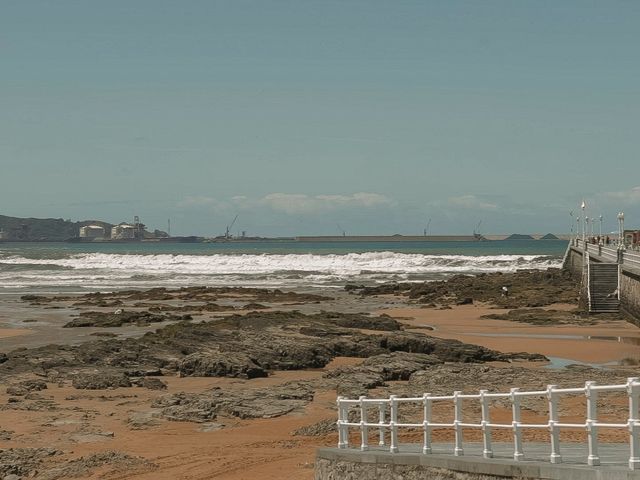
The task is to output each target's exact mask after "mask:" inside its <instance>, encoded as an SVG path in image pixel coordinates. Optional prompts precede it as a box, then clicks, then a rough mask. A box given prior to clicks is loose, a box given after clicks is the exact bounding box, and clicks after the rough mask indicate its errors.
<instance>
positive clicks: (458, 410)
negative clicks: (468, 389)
mask: <svg viewBox="0 0 640 480" xmlns="http://www.w3.org/2000/svg"><path fill="white" fill-rule="evenodd" d="M461 393H462V392H459V391H455V392H453V412H454V419H453V424H454V427H453V428H454V429H455V448H454V449H453V454H454V455H455V456H456V457H460V456H462V455H464V449H463V448H462V426H461V425H460V423H461V422H462V402H461V398H460V394H461Z"/></svg>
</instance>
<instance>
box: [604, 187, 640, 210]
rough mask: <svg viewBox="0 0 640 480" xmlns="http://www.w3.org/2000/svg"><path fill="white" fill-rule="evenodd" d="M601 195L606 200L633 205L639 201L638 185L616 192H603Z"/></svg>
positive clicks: (639, 188) (639, 190)
mask: <svg viewBox="0 0 640 480" xmlns="http://www.w3.org/2000/svg"><path fill="white" fill-rule="evenodd" d="M602 196H603V197H604V198H606V199H608V200H615V201H616V202H618V203H623V204H626V205H630V204H631V205H633V204H638V203H640V185H639V186H637V187H632V188H630V189H629V190H620V191H617V192H605V193H603V194H602Z"/></svg>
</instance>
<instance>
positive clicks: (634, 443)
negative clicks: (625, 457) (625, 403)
mask: <svg viewBox="0 0 640 480" xmlns="http://www.w3.org/2000/svg"><path fill="white" fill-rule="evenodd" d="M638 380H639V379H638V377H630V378H628V379H627V394H628V395H629V422H628V425H629V449H630V455H629V468H630V469H631V470H637V469H638V468H640V443H638V440H639V439H638V422H640V419H638V396H639V395H640V389H639V387H640V383H638Z"/></svg>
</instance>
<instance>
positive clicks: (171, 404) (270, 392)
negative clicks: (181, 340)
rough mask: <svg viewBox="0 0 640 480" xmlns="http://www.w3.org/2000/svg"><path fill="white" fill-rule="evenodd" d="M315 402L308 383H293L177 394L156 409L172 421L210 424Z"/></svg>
mask: <svg viewBox="0 0 640 480" xmlns="http://www.w3.org/2000/svg"><path fill="white" fill-rule="evenodd" d="M312 400H313V389H312V387H311V385H310V384H309V383H305V382H290V383H285V384H282V385H277V386H273V387H269V388H263V389H255V390H252V389H247V390H242V391H236V390H223V389H221V388H213V389H211V390H208V391H206V392H204V393H184V392H181V393H177V394H171V395H164V396H162V397H160V398H158V399H157V400H156V401H155V402H154V403H153V407H155V408H160V409H161V415H162V416H163V417H164V418H167V419H169V420H179V421H188V422H200V423H201V422H208V421H210V420H214V419H215V418H217V417H218V415H222V416H226V417H238V418H274V417H279V416H282V415H286V414H287V413H290V412H292V411H294V410H299V409H301V408H303V407H304V406H305V405H307V403H309V402H310V401H312Z"/></svg>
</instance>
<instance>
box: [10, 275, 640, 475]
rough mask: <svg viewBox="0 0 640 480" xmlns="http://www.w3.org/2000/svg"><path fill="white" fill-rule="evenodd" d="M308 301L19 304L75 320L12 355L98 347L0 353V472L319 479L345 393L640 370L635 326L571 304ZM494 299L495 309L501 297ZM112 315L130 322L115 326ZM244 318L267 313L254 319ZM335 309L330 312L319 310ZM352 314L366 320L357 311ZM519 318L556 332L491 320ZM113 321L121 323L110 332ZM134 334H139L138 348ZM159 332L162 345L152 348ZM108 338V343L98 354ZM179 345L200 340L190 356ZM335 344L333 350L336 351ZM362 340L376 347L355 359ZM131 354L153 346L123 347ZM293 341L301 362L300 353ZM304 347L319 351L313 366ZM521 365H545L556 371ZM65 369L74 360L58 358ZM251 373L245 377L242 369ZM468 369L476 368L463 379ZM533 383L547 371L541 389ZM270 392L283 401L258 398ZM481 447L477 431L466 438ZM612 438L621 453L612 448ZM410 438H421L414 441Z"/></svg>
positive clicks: (113, 298) (144, 297)
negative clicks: (217, 347)
mask: <svg viewBox="0 0 640 480" xmlns="http://www.w3.org/2000/svg"><path fill="white" fill-rule="evenodd" d="M558 288H560V287H558ZM562 288H568V289H572V288H574V287H573V286H571V285H567V286H565V287H562ZM516 290H517V289H516ZM523 290H524V287H523ZM569 294H570V292H569V293H568V294H567V296H570V295H569ZM305 295H306V294H295V293H291V294H282V295H281V294H273V293H269V292H258V291H251V290H246V291H245V290H234V291H228V292H224V291H211V290H206V289H205V290H190V291H185V290H180V291H176V292H167V291H153V292H148V293H131V292H128V293H126V294H113V295H104V296H99V297H95V296H94V297H89V296H85V297H82V298H77V297H58V298H54V297H52V298H30V299H28V300H24V301H23V305H22V307H23V308H27V309H29V308H33V309H37V310H39V311H42V309H43V308H44V307H45V306H46V307H47V308H48V307H56V306H60V307H64V309H73V310H74V311H75V312H76V313H75V315H74V316H73V317H72V318H70V317H69V316H68V315H67V314H66V313H64V314H58V313H56V310H57V309H55V308H52V309H51V310H50V312H52V313H51V314H52V315H58V317H57V318H58V320H56V321H53V320H52V321H51V322H48V323H47V325H40V326H39V325H38V324H34V325H33V327H32V328H30V329H24V328H12V329H9V328H4V329H2V330H0V332H2V334H3V335H15V337H14V338H16V341H18V339H19V338H21V336H24V335H29V334H30V335H32V336H33V338H38V335H42V331H49V332H50V334H51V335H53V336H54V337H55V338H56V339H59V338H63V336H64V333H65V331H71V332H73V333H72V334H71V335H70V338H73V339H74V340H73V341H72V342H71V343H72V344H75V343H77V339H78V336H77V335H78V333H77V332H83V329H84V328H86V329H88V330H87V331H90V332H92V333H96V332H99V333H101V334H100V335H98V336H93V335H91V336H89V337H88V338H95V339H96V340H93V342H94V343H91V344H87V343H85V344H81V346H79V347H77V346H73V345H69V346H68V347H63V348H62V349H60V347H56V346H51V345H44V344H39V345H40V346H38V345H35V344H34V345H32V347H31V348H28V349H26V350H21V351H18V352H16V353H11V351H10V350H8V349H5V355H6V356H5V357H3V363H2V364H0V374H1V375H2V383H3V388H2V389H0V405H1V408H2V416H1V417H0V448H1V449H2V451H0V455H4V457H3V464H4V465H7V466H5V467H3V468H4V469H5V470H4V471H3V473H5V474H6V473H7V472H12V473H13V472H17V473H16V474H17V475H20V476H23V477H27V476H29V475H32V476H35V478H39V479H54V478H92V479H97V478H103V479H124V478H139V479H174V478H184V479H207V478H220V479H227V480H241V479H252V478H264V479H274V480H275V479H307V480H310V479H311V478H313V462H314V452H315V449H316V448H318V447H320V446H324V445H333V444H334V443H335V442H336V434H335V432H334V431H333V428H332V425H333V421H334V419H335V415H336V413H335V398H336V396H337V395H338V394H342V395H344V394H346V395H349V396H357V395H358V394H359V393H368V394H378V395H388V394H389V393H391V392H393V393H398V394H403V393H406V392H410V391H414V390H415V389H422V388H425V389H426V388H430V389H431V388H434V387H433V386H430V385H428V384H429V382H431V381H432V380H434V379H443V378H444V379H447V378H448V379H450V380H448V381H445V382H444V383H442V382H441V380H437V381H438V382H440V383H438V385H439V386H438V387H437V388H440V389H441V390H443V391H448V392H450V391H452V390H454V389H455V388H469V389H473V388H476V386H474V382H476V383H478V382H488V381H489V379H494V380H492V382H493V383H492V384H491V385H487V386H488V387H489V388H491V389H508V388H510V387H511V386H513V385H512V384H509V383H508V381H513V379H514V378H515V379H516V381H518V382H522V384H523V385H524V384H525V382H527V384H535V383H536V382H538V383H544V382H545V381H554V382H555V383H558V384H566V383H576V382H578V383H579V382H583V381H584V380H585V379H592V378H594V379H598V380H599V381H607V379H609V378H611V379H616V378H625V376H628V375H629V374H630V373H629V372H630V370H629V367H625V366H623V365H620V364H621V363H625V362H627V363H628V362H629V361H630V360H629V359H639V358H640V347H639V346H638V343H637V342H640V329H638V328H637V327H636V326H634V325H632V324H630V323H628V322H627V321H625V319H623V318H620V317H617V318H610V317H606V318H604V317H603V318H601V319H598V318H591V317H585V316H581V315H579V314H578V313H576V312H574V310H575V305H572V304H571V303H567V302H564V303H560V304H545V305H542V306H540V307H536V308H534V309H533V310H531V309H523V308H522V307H519V306H518V305H515V304H514V305H512V307H513V308H503V307H504V305H495V304H492V303H490V302H488V301H486V299H485V300H483V299H479V300H477V301H475V300H474V301H473V303H471V304H463V305H456V304H455V303H456V302H455V299H454V300H453V301H452V300H451V299H450V297H443V300H441V301H442V302H443V303H437V304H436V305H435V306H434V307H428V308H425V307H424V305H421V304H419V303H417V302H416V300H415V299H411V298H408V297H407V296H405V295H403V294H402V292H400V293H399V294H396V295H389V294H387V293H385V294H380V295H376V294H373V295H354V294H348V293H344V292H342V293H336V294H335V295H334V296H333V297H330V298H329V297H327V298H319V297H318V298H316V297H312V296H308V295H307V296H305ZM214 296H215V297H216V301H215V305H217V306H216V307H215V308H214V307H213V306H212V305H213V303H212V299H213V297H214ZM477 296H478V297H482V295H481V294H477ZM525 298H526V302H528V303H531V298H530V297H529V296H526V297H525V296H523V297H518V296H517V291H516V294H515V299H510V300H509V301H510V302H516V303H517V302H519V301H522V302H525ZM447 299H449V300H447ZM500 302H503V300H500V299H498V300H497V301H496V303H500ZM450 303H454V304H453V305H449V304H450ZM114 305H116V306H117V308H119V309H123V310H125V311H127V312H134V314H133V315H130V316H126V317H119V316H117V315H114V314H113V311H114V308H115V307H114ZM135 305H137V306H135ZM247 305H251V306H253V307H254V308H258V307H260V308H262V310H259V311H253V312H252V313H248V312H250V310H251V309H247V308H245V307H246V306H247ZM214 309H215V310H218V311H216V312H215V314H211V313H209V312H210V311H212V310H214ZM299 310H303V311H304V312H305V313H301V312H300V311H299ZM64 311H65V312H66V311H67V310H64ZM326 311H333V312H336V313H333V314H327V313H322V312H326ZM341 311H342V313H339V312H341ZM357 311H361V312H362V313H352V312H357ZM513 311H517V312H521V313H522V312H524V313H526V314H527V321H528V322H532V321H534V320H535V321H534V323H535V322H538V323H540V320H539V319H540V318H542V319H543V321H544V322H546V323H547V324H544V325H539V324H532V323H527V322H523V321H513V320H505V319H496V318H485V317H486V316H487V315H490V316H496V315H498V316H500V315H505V314H509V312H513ZM96 312H98V313H96ZM100 312H102V313H100ZM149 312H151V313H149ZM184 312H190V315H191V317H190V318H189V319H182V318H181V317H180V319H179V320H174V319H173V317H168V316H167V315H178V314H179V315H182V314H183V313H184ZM545 312H548V314H547V313H545ZM554 312H555V313H554ZM160 313H161V314H162V315H160ZM157 315H160V316H159V317H158V318H156V316H157ZM510 315H514V314H513V313H510ZM532 316H533V318H534V320H531V318H530V317H532ZM547 316H548V318H547ZM52 318H53V317H52ZM518 318H519V317H518ZM70 320H71V322H69V321H70ZM125 321H126V322H127V323H123V322H125ZM203 321H204V323H200V322H203ZM65 322H67V323H65ZM114 322H116V323H120V324H121V325H120V326H113V325H114ZM156 322H157V323H156ZM70 324H71V325H80V324H82V325H85V324H86V325H89V324H90V325H91V326H87V327H70V326H69V325H70ZM65 325H66V326H65ZM105 325H111V326H109V327H106V326H105ZM43 329H44V330H43ZM53 329H55V332H56V333H55V334H54V333H52V332H53ZM119 329H121V330H119ZM136 329H137V331H138V334H137V335H134V334H132V333H131V332H132V331H135V330H136ZM156 329H157V330H158V332H167V333H162V335H160V336H158V335H159V333H156V334H153V335H151V336H149V333H147V334H146V335H144V334H145V333H146V332H153V331H154V330H156ZM39 330H40V331H39ZM183 330H184V331H183ZM192 330H193V332H192V333H191V331H192ZM168 332H171V335H172V337H169V336H167V334H168ZM197 332H200V333H197ZM227 334H229V335H231V336H230V337H228V338H229V339H231V338H236V339H239V340H241V341H243V342H245V343H243V344H242V345H244V346H242V347H240V346H238V347H237V350H241V349H245V350H247V351H249V352H250V351H251V349H256V350H255V352H254V353H250V356H252V358H263V359H262V360H261V361H260V362H261V364H264V365H267V364H270V365H271V367H270V368H269V369H268V372H267V371H265V372H264V374H263V371H262V370H260V368H259V366H258V364H257V363H253V361H249V360H245V359H244V357H242V355H241V354H242V352H241V351H238V352H237V354H240V356H238V355H237V354H236V352H229V353H227V354H226V356H225V357H224V358H221V357H217V356H215V355H217V354H215V352H212V351H211V348H212V345H214V344H215V343H216V342H227V341H228V340H225V339H226V338H227V337H226V335H227ZM82 335H87V333H86V332H85V333H82ZM104 335H108V336H109V337H107V338H106V339H104V340H103V338H105V337H104ZM175 335H177V336H175ZM194 335H195V336H194ZM211 335H214V336H211ZM220 335H222V336H220ZM201 336H209V337H207V338H210V339H211V340H207V342H208V343H207V344H206V345H208V347H207V349H206V350H201V347H200V346H199V345H200V343H199V341H200V340H198V337H201ZM594 337H599V338H594ZM22 338H26V337H22ZM185 338H189V339H191V340H189V342H190V343H183V342H184V339H185ZM252 338H253V339H254V340H251V339H252ZM288 338H289V339H290V340H287V339H288ZM334 338H335V340H333V339H334ZM379 338H386V339H388V340H385V343H386V342H388V341H393V342H400V343H398V345H399V347H398V350H397V351H391V350H384V349H380V348H379V347H375V348H373V347H372V346H373V345H374V344H369V343H367V342H370V340H374V341H375V342H379V340H376V339H379ZM110 339H111V340H110ZM161 339H164V340H162V342H172V343H174V342H178V343H177V345H183V346H181V347H179V348H178V351H176V352H178V353H171V352H173V350H170V351H165V349H166V347H165V346H164V343H158V342H159V341H160V340H161ZM171 339H172V340H171ZM348 339H351V340H349V341H354V342H356V343H353V344H352V345H354V346H355V345H360V347H358V348H360V349H361V350H359V351H360V352H365V351H370V352H371V353H370V354H368V355H364V354H363V353H358V351H357V350H354V351H353V352H352V353H350V354H349V355H341V354H338V350H337V349H342V350H344V351H349V349H353V348H355V347H348V348H347V349H346V350H345V348H346V345H347V344H345V343H344V342H345V341H347V340H348ZM6 340H7V337H5V341H6ZM9 340H10V339H9ZM405 341H406V342H409V341H410V342H413V344H415V342H422V341H424V342H427V343H424V347H420V348H424V349H425V350H424V351H425V352H427V351H431V352H432V353H430V354H428V355H425V354H424V353H403V352H402V348H404V347H401V346H400V345H401V344H402V343H401V342H405ZM456 341H460V342H463V343H458V342H456ZM119 342H123V343H119ZM181 342H182V343H181ZM211 342H213V343H211ZM247 342H248V343H247ZM252 342H253V343H252ZM282 342H285V343H282ZM287 342H289V343H287ZM332 342H338V343H335V344H334V346H333V347H330V348H331V349H332V350H330V351H326V350H325V349H326V348H327V346H329V345H332ZM363 342H365V343H363ZM168 344H169V343H167V345H168ZM261 344H262V345H261ZM271 344H273V345H280V346H279V347H274V348H280V349H284V350H286V351H287V350H288V352H289V353H287V355H288V356H289V358H290V359H291V360H290V361H289V360H288V362H291V361H295V362H296V363H295V364H294V363H286V364H285V363H279V362H281V360H275V359H272V358H271V357H269V356H268V355H271V354H270V353H269V352H271V350H270V348H271V347H270V346H269V345H271ZM364 344H367V345H371V346H367V347H366V349H364V350H362V348H363V347H362V345H364ZM4 345H7V344H6V343H5V344H4ZM137 345H141V346H143V350H127V349H130V348H132V347H135V348H138V347H137ZM187 345H188V346H187ZM203 345H204V344H203ZM295 345H298V346H299V347H300V349H299V350H298V349H297V348H298V347H295V349H294V346H295ZM338 345H340V347H338ZM474 345H475V346H474ZM483 347H484V348H483ZM104 348H110V350H113V351H111V352H108V351H106V350H104ZM158 348H160V350H158ZM265 348H266V350H264V349H265ZM114 349H115V350H114ZM180 349H183V350H184V349H188V350H189V352H185V353H188V355H186V356H185V357H184V358H183V359H182V360H180V361H179V362H178V363H175V361H173V360H171V361H169V357H171V356H173V355H176V354H178V355H180V353H179V350H180ZM367 349H368V350H367ZM134 351H136V352H139V353H136V354H135V355H136V356H137V359H134V358H133V357H132V355H133V352H134ZM307 351H315V352H316V353H312V354H311V356H308V355H307V353H306V352H307ZM93 352H95V353H93ZM98 352H102V353H98ZM167 352H168V353H167ZM190 352H195V353H190ZM198 352H200V353H198ZM518 352H527V353H528V354H542V355H544V356H546V357H549V360H551V362H549V360H547V359H544V358H543V357H541V356H539V355H538V356H536V355H522V354H520V353H518ZM514 353H516V355H514ZM69 355H73V356H69ZM194 355H195V357H194ZM203 355H204V356H203ZM211 355H214V356H213V357H212V356H211ZM265 355H267V356H266V357H265ZM326 355H329V356H328V357H325V356H326ZM60 356H62V357H64V358H65V361H64V362H62V361H59V359H60ZM123 356H124V357H123ZM165 356H166V358H167V360H164V359H163V360H162V361H161V362H160V363H157V365H159V366H160V368H156V369H155V370H154V368H155V367H154V368H152V365H153V362H156V360H154V359H160V358H165ZM93 357H95V358H93ZM367 357H369V358H367ZM124 358H126V360H124ZM214 358H215V360H213V359H214ZM317 358H326V363H324V362H325V361H324V360H323V361H322V362H320V363H318V361H317ZM78 359H85V360H82V361H83V362H85V363H84V364H83V363H78V362H79V361H80V360H78ZM376 359H379V360H376ZM558 359H560V360H558ZM248 361H249V362H250V363H251V365H253V366H249V367H247V366H246V365H245V364H243V363H242V362H248ZM256 361H257V360H256ZM150 362H151V363H150ZM212 362H214V363H212ZM234 362H235V363H234ZM376 362H379V363H376ZM416 362H417V365H418V366H416ZM460 362H465V363H460ZM468 362H470V363H468ZM562 362H565V363H562ZM571 362H575V363H580V364H590V365H594V366H596V367H598V368H591V367H589V366H586V365H582V366H581V367H569V368H567V367H566V366H565V364H566V363H571ZM323 363H324V364H323ZM119 365H123V368H121V367H119ZM131 365H139V368H138V369H137V370H136V369H133V368H132V367H131ZM304 365H307V366H306V367H305V366H304ZM381 365H384V368H382V367H381ZM419 365H423V366H419ZM459 365H466V366H465V367H464V368H462V369H460V367H459ZM549 367H552V368H549ZM602 367H606V368H602ZM176 368H177V370H176ZM145 369H146V370H145ZM394 369H397V373H394V372H396V370H394ZM532 369H535V371H536V372H539V373H536V375H531V372H532ZM132 370H136V371H132ZM139 370H145V371H146V372H147V373H144V372H142V373H141V372H139ZM214 372H215V373H214ZM399 372H405V373H399ZM407 372H408V373H407ZM96 375H97V376H96ZM264 375H266V376H264ZM465 375H467V376H465ZM507 379H511V380H507ZM105 382H106V383H105ZM109 382H112V383H109ZM122 382H124V383H122ZM424 382H426V383H424ZM501 382H503V383H501ZM125 384H126V386H124V385H125ZM480 385H481V384H480V383H478V387H479V386H480ZM482 385H484V384H482ZM300 392H302V393H301V394H300V395H299V393H300ZM270 393H273V394H274V395H276V396H279V397H274V398H285V399H288V400H270V399H269V398H265V399H261V397H263V396H268V395H269V394H270ZM220 395H222V396H220ZM623 400H624V399H621V400H620V399H618V400H616V399H613V400H611V405H613V406H612V407H611V408H612V411H611V415H612V416H615V415H617V414H621V412H624V408H625V405H624V401H623ZM469 408H472V406H470V407H469ZM474 408H475V407H474ZM544 408H546V407H544V406H543V404H542V403H541V404H539V405H538V404H535V405H532V406H531V409H530V410H529V411H528V413H527V415H528V416H529V418H531V419H543V418H544ZM563 408H564V409H563V411H562V414H563V416H564V417H566V418H573V417H575V416H579V415H581V412H582V411H583V409H584V405H583V402H582V401H581V400H580V401H578V400H576V402H572V403H568V404H566V405H565V406H564V407H563ZM616 409H617V410H616ZM212 412H215V414H214V413H212ZM256 412H257V413H256ZM260 412H262V413H260ZM254 413H255V415H254ZM436 413H437V412H436ZM493 414H494V415H495V417H496V418H502V417H504V418H508V416H509V415H510V412H509V409H508V408H505V407H504V406H500V405H496V406H495V407H494V408H493ZM261 417H262V418H261ZM541 434H542V433H537V434H536V435H541ZM474 435H475V434H474V433H470V434H469V438H470V439H473V438H474ZM496 435H497V437H496V438H500V435H506V434H502V433H497V434H496ZM563 435H564V436H565V438H567V439H569V440H575V441H579V440H581V439H582V438H583V436H584V434H583V432H573V433H572V432H566V433H564V434H563ZM603 435H605V436H604V437H603V438H610V439H611V440H616V439H617V440H619V438H618V436H617V434H615V435H614V434H612V435H609V434H606V433H605V434H603ZM607 435H609V436H607ZM448 436H450V433H447V432H441V433H437V434H436V438H441V439H447V438H448ZM505 439H508V438H507V437H505ZM406 440H407V441H411V440H412V437H411V435H409V436H408V437H407V438H406ZM415 440H416V441H418V440H419V439H418V437H416V438H415ZM34 472H35V473H34Z"/></svg>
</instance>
